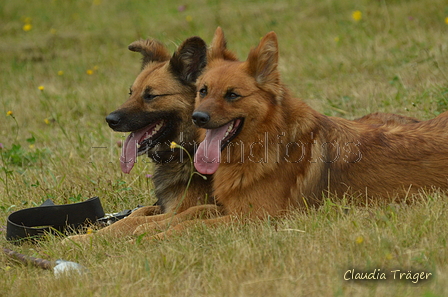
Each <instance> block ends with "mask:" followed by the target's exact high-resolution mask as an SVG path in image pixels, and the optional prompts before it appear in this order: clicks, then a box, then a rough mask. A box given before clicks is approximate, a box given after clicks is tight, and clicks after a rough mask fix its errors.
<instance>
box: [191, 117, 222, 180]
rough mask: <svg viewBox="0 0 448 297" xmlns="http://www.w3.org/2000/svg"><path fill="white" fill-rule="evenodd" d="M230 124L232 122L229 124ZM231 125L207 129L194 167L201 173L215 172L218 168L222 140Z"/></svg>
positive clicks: (197, 152)
mask: <svg viewBox="0 0 448 297" xmlns="http://www.w3.org/2000/svg"><path fill="white" fill-rule="evenodd" d="M229 125H230V124H229ZM229 125H225V126H223V127H220V128H217V129H207V131H206V133H205V139H204V141H203V142H201V144H199V147H198V150H197V151H196V155H195V163H194V167H196V170H197V171H198V172H199V173H202V174H213V173H215V172H216V170H218V167H219V162H220V155H221V140H223V139H224V137H225V134H226V131H227V128H228V127H229Z"/></svg>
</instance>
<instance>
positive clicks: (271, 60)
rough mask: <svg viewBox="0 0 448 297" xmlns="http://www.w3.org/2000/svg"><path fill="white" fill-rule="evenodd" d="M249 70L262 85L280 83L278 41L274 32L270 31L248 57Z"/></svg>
mask: <svg viewBox="0 0 448 297" xmlns="http://www.w3.org/2000/svg"><path fill="white" fill-rule="evenodd" d="M246 63H247V66H248V71H249V73H250V74H251V75H253V77H254V78H255V80H256V81H257V83H259V84H260V85H278V84H279V81H280V74H279V72H278V69H277V66H278V41H277V35H276V34H275V33H274V32H269V33H268V34H266V36H264V37H263V39H261V41H260V44H259V45H258V46H257V47H256V48H254V49H252V50H251V51H250V53H249V56H248V57H247V61H246Z"/></svg>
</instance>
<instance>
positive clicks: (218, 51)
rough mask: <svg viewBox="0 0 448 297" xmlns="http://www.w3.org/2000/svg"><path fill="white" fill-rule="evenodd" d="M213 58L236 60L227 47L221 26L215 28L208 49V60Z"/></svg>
mask: <svg viewBox="0 0 448 297" xmlns="http://www.w3.org/2000/svg"><path fill="white" fill-rule="evenodd" d="M213 59H223V60H229V61H237V60H238V58H237V57H236V55H235V54H234V53H232V52H231V51H229V50H228V49H227V40H226V38H225V36H224V32H223V31H222V29H221V27H218V28H216V31H215V36H213V40H212V44H211V45H210V48H209V50H208V60H209V61H211V60H213Z"/></svg>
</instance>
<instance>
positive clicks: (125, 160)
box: [120, 120, 169, 173]
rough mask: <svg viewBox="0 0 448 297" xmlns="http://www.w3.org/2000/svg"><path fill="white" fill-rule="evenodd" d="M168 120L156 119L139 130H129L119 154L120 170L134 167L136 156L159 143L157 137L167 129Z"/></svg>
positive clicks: (126, 170)
mask: <svg viewBox="0 0 448 297" xmlns="http://www.w3.org/2000/svg"><path fill="white" fill-rule="evenodd" d="M168 126H169V124H168V122H167V121H165V120H158V121H156V122H154V123H152V124H150V125H148V126H146V127H144V128H142V129H140V130H137V131H134V132H131V133H130V134H129V136H128V137H127V138H126V141H125V142H124V144H123V148H122V153H121V156H120V165H121V171H123V172H124V173H129V172H130V171H131V170H132V168H133V167H134V164H135V161H136V159H137V156H140V155H143V154H145V153H146V152H148V151H149V150H150V149H151V148H152V147H154V146H155V145H156V144H157V143H159V141H158V140H159V139H160V138H161V137H162V136H163V135H164V134H165V131H166V130H167V129H168Z"/></svg>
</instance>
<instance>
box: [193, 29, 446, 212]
mask: <svg viewBox="0 0 448 297" xmlns="http://www.w3.org/2000/svg"><path fill="white" fill-rule="evenodd" d="M223 45H225V42H223V41H221V42H219V40H218V41H215V42H214V44H212V47H211V51H210V53H209V60H208V63H207V67H206V70H205V71H204V73H203V74H202V75H201V76H200V77H199V78H198V81H197V83H196V84H197V86H198V96H197V98H196V102H197V103H196V105H197V107H196V110H195V112H194V113H193V120H194V122H195V123H196V124H197V125H198V126H199V127H201V128H205V129H207V132H206V137H205V140H204V141H203V142H202V143H201V145H200V146H199V148H198V150H197V153H196V164H195V166H196V169H197V170H198V171H199V172H201V173H203V174H214V183H213V187H214V195H215V197H216V199H217V202H218V203H219V204H220V205H222V207H223V210H222V212H223V213H225V214H229V215H237V216H240V215H242V216H249V217H257V218H263V217H265V216H266V215H270V216H279V215H281V214H284V213H286V212H288V211H289V210H291V209H295V208H305V207H309V206H310V205H318V204H319V203H320V202H321V201H322V200H323V195H328V194H331V195H336V196H337V197H342V196H343V195H345V194H349V195H351V196H352V197H363V201H364V200H365V199H366V198H370V199H385V198H388V197H389V198H404V197H406V196H408V195H410V194H413V193H417V192H418V191H420V190H422V189H428V190H429V189H431V188H433V187H435V188H442V189H447V187H448V181H447V178H448V148H447V146H446V143H447V141H448V114H447V113H444V114H441V115H440V116H438V117H437V118H435V119H432V120H428V121H424V122H418V121H417V120H414V119H411V118H406V117H400V116H391V115H387V114H379V115H371V116H369V117H366V118H364V119H360V120H357V121H348V120H345V119H342V118H337V117H327V116H324V115H322V114H319V113H318V112H316V111H315V110H313V109H311V108H310V107H309V106H308V105H307V104H305V103H304V102H302V101H301V100H299V99H296V98H293V97H292V96H291V94H290V92H289V90H288V89H287V88H286V87H285V86H284V85H283V84H282V83H281V81H280V74H279V71H278V67H277V66H278V43H277V36H276V34H275V33H274V32H271V33H269V34H267V35H266V36H265V37H264V38H263V39H262V40H261V42H260V44H259V45H258V46H257V47H256V48H254V49H253V50H251V52H250V53H249V56H248V58H247V60H246V61H244V62H237V61H229V60H227V59H226V57H225V54H224V53H225V52H226V49H225V47H223ZM389 121H391V122H389ZM401 123H404V124H401Z"/></svg>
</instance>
